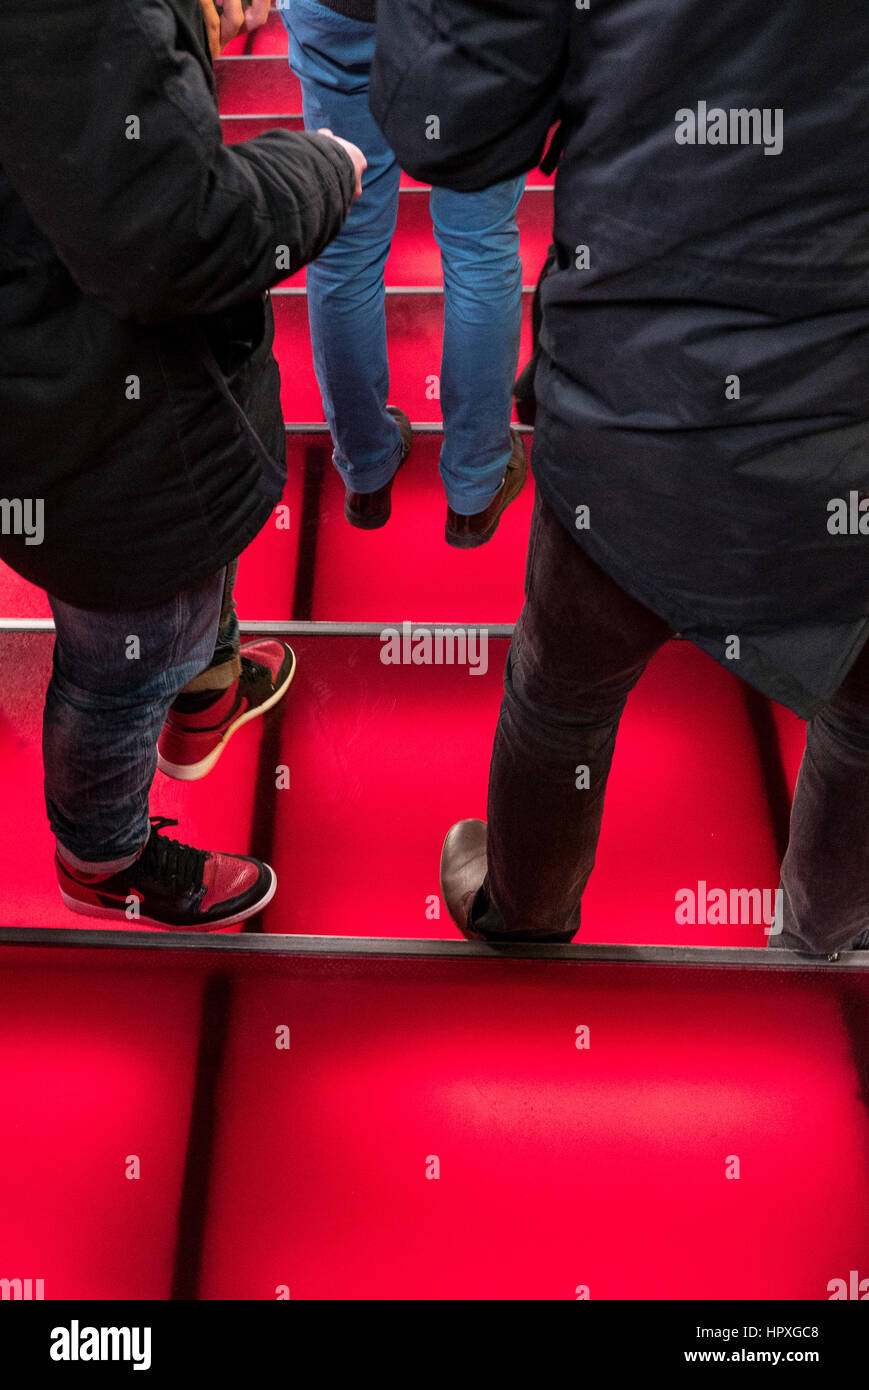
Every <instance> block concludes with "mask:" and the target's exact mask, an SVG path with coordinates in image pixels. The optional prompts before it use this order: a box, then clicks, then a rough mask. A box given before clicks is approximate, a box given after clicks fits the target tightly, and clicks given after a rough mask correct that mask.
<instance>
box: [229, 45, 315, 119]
mask: <svg viewBox="0 0 869 1390" xmlns="http://www.w3.org/2000/svg"><path fill="white" fill-rule="evenodd" d="M214 77H215V81H216V83H217V100H218V104H219V106H220V111H221V115H225V116H230V115H238V116H251V115H255V116H258V115H262V113H263V112H268V111H271V112H278V113H280V114H284V115H285V114H286V113H287V112H288V111H291V112H299V111H301V109H302V89H301V87H300V85H299V79H298V77H296V75H295V73H293V72H291V71H290V67H289V64H288V63H287V58H286V45H284V55H283V57H272V56H267V55H265V54H262V53H259V54H257V55H256V56H255V57H253V56H241V55H238V54H236V55H235V56H228V57H227V56H224V57H222V58H220V59H218V61H217V62H216V63H215V65H214Z"/></svg>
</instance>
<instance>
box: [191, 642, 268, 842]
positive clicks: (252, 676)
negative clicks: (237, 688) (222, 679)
mask: <svg viewBox="0 0 869 1390" xmlns="http://www.w3.org/2000/svg"><path fill="white" fill-rule="evenodd" d="M263 676H266V677H267V678H268V680H269V682H271V679H272V673H271V671H270V670H269V668H268V667H267V666H262V665H261V664H260V662H258V661H251V659H250V657H249V656H243V657H242V658H241V675H240V676H239V680H242V681H259V680H262V678H263ZM176 824H177V822H176Z"/></svg>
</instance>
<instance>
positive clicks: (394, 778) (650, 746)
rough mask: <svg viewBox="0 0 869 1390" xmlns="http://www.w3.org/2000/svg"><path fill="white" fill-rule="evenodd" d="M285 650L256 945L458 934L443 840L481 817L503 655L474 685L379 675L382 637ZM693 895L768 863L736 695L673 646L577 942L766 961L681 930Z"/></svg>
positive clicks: (495, 650) (745, 878)
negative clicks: (681, 915) (309, 937)
mask: <svg viewBox="0 0 869 1390" xmlns="http://www.w3.org/2000/svg"><path fill="white" fill-rule="evenodd" d="M396 610H397V611H396V612H395V621H396V625H397V624H398V623H400V621H402V620H403V619H407V620H409V621H421V620H423V619H426V618H427V617H428V616H429V615H428V614H426V613H415V612H413V611H412V610H410V609H409V605H407V604H406V602H405V601H404V600H403V597H402V595H401V594H400V593H399V594H398V595H397V601H396ZM293 646H294V648H295V649H296V652H297V655H298V658H299V672H298V675H297V677H296V682H295V685H294V688H293V690H292V692H291V694H290V696H289V698H288V702H287V705H286V708H285V711H284V715H283V718H282V720H281V724H280V730H279V738H278V739H276V740H275V742H274V744H273V745H272V746H273V749H274V752H273V757H274V762H275V764H276V765H277V764H280V765H283V766H286V767H288V768H289V769H290V781H291V786H290V789H289V790H283V791H279V792H277V793H276V796H275V809H274V813H273V815H274V822H273V827H274V828H273V836H274V839H273V848H272V849H270V850H269V852H270V853H272V854H273V856H274V867H275V869H276V870H277V872H278V875H279V878H280V883H281V888H280V889H279V891H278V896H277V897H276V898H275V900H274V902H273V904H272V905H271V906H270V907H269V908H267V909H266V913H265V918H264V925H265V928H266V930H268V931H272V932H290V933H314V934H316V933H318V932H323V931H325V932H329V933H334V934H337V935H346V936H408V937H430V938H444V937H447V938H449V937H452V936H454V935H455V928H454V927H453V925H452V923H451V922H450V920H449V917H448V915H447V913H446V910H445V908H443V907H442V906H441V908H440V917H439V918H436V917H432V916H431V915H430V909H431V904H430V901H429V900H430V898H431V897H432V896H433V897H435V898H437V896H438V894H439V886H438V864H439V859H440V850H441V844H442V841H443V837H444V835H445V833H446V831H447V829H448V828H449V826H450V825H451V824H452V823H453V822H454V821H456V820H459V819H461V818H462V817H465V816H483V817H485V814H486V787H487V780H488V768H489V759H490V755H491V745H492V736H493V733H494V727H495V722H496V719H497V714H498V708H499V704H500V700H501V694H502V672H503V666H504V660H505V657H506V651H507V642H506V640H503V639H499V640H494V639H493V640H490V642H489V670H488V672H487V673H486V674H485V675H471V674H469V671H468V669H467V667H459V666H453V667H449V666H440V667H435V666H429V667H426V666H413V667H405V666H385V665H383V664H382V662H381V661H380V651H381V644H380V642H379V641H378V640H377V638H343V637H330V638H310V637H305V638H294V639H293ZM713 727H714V728H715V730H716V737H715V738H714V739H713V738H710V728H713ZM260 848H261V850H262V851H263V852H265V849H266V847H265V846H264V845H262V846H260ZM701 879H702V880H705V881H706V883H707V884H708V885H709V888H710V890H711V888H712V887H723V888H725V889H726V890H728V893H729V890H730V889H731V888H746V889H750V888H755V887H756V888H759V889H764V888H766V889H770V890H771V889H774V888H775V887H777V884H778V863H777V858H776V853H775V846H774V842H773V836H772V830H771V825H770V820H769V811H768V807H767V803H766V798H765V792H764V787H763V784H762V780H761V774H760V770H759V766H758V761H757V758H756V755H755V752H754V746H753V742H752V735H751V731H750V726H749V722H748V718H747V715H746V710H745V704H744V697H743V694H742V690H741V688H740V685H739V682H738V680H737V678H736V677H734V676H731V675H730V674H729V673H728V672H725V671H722V670H721V669H720V668H719V667H717V666H716V665H715V664H714V663H713V662H711V661H710V660H709V659H708V658H706V657H704V656H703V655H702V654H701V653H699V652H698V651H697V650H696V649H695V648H693V647H691V646H690V645H688V644H687V643H672V644H670V645H669V646H668V647H667V648H665V649H664V651H663V652H661V653H660V654H659V656H658V657H656V658H655V660H654V661H653V662H652V664H651V666H650V668H649V670H648V671H647V673H646V675H645V676H644V678H643V680H642V681H641V683H640V685H639V687H638V688H637V690H636V691H635V693H634V695H633V696H632V697H631V700H630V701H629V702H628V707H627V712H626V714H625V717H624V722H623V728H622V731H621V734H620V739H619V744H618V747H617V751H616V757H615V762H614V766H613V772H612V778H611V783H610V787H609V790H608V801H607V812H606V815H605V818H604V828H603V834H602V837H601V843H600V848H599V853H598V862H597V866H596V868H595V872H594V874H593V876H592V879H591V883H590V885H589V889H588V893H587V897H586V900H585V903H584V908H583V927H582V932H581V939H582V940H583V941H625V942H646V943H665V944H690V945H727V946H746V945H753V946H763V945H764V944H765V942H766V936H765V934H764V930H763V926H762V925H756V926H755V925H752V924H746V925H738V924H737V925H732V926H707V925H702V924H697V925H693V926H691V925H678V924H677V923H676V920H675V909H676V904H677V900H676V894H677V892H678V891H679V890H680V889H684V888H690V889H691V890H692V891H696V890H697V885H698V882H699V880H701ZM427 909H429V915H427Z"/></svg>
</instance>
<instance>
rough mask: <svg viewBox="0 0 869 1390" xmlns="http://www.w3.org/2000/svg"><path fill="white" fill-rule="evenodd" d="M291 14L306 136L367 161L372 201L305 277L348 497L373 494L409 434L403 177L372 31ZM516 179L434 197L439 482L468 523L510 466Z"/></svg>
mask: <svg viewBox="0 0 869 1390" xmlns="http://www.w3.org/2000/svg"><path fill="white" fill-rule="evenodd" d="M281 15H282V18H283V21H284V24H285V26H286V28H287V32H288V34H289V57H290V67H291V68H292V70H293V72H295V73H296V75H297V76H298V78H299V80H300V82H301V84H302V102H303V109H304V118H305V127H306V129H309V130H311V129H316V128H317V127H319V126H327V127H328V128H329V129H330V130H332V132H333V133H334V134H335V135H340V136H342V137H343V138H344V139H345V140H351V141H352V142H353V144H355V145H358V146H359V148H360V149H361V150H362V153H363V154H364V155H365V157H366V159H367V160H368V168H367V170H366V171H365V173H364V174H363V176H362V197H361V198H359V199H358V201H357V202H355V203H354V204H353V207H352V208H351V210H350V215H349V217H348V219H347V222H346V223H345V225H344V228H343V230H342V231H341V233H340V235H339V236H338V237H336V239H335V240H334V241H333V242H332V243H331V244H330V245H329V246H327V247H326V250H325V251H324V252H323V253H322V255H321V256H319V257H318V259H317V260H316V261H314V262H313V264H311V265H309V266H308V281H307V283H308V317H309V321H310V329H311V344H312V348H313V354H314V368H315V370H316V373H317V381H318V383H319V386H320V394H321V396H322V399H323V409H324V412H325V415H326V419H327V421H328V423H329V429H330V431H331V434H332V439H333V442H334V445H335V451H334V455H333V458H334V462H335V466H336V467H337V469H338V471H339V473H340V474H341V477H342V478H343V480H344V483H345V486H347V487H348V488H350V489H352V491H354V492H376V491H377V489H378V488H380V487H383V485H384V484H385V483H388V482H389V480H390V478H391V477H392V476H393V474H394V473H395V470H396V468H397V466H398V461H399V457H400V451H401V438H400V435H399V432H398V426H397V425H396V423H395V421H394V419H393V418H392V416H391V415H388V414H387V412H386V402H387V398H388V393H389V360H388V357H387V349H386V310H385V301H384V282H383V271H384V266H385V265H386V259H387V256H388V255H389V247H390V243H391V241H392V236H393V233H394V231H395V223H396V218H397V216H398V197H399V194H398V186H399V177H400V173H401V171H400V169H399V167H398V165H397V163H396V161H395V156H394V155H393V153H392V150H391V149H390V148H389V146H388V145H387V144H386V142H385V141H384V139H383V136H382V135H381V133H380V130H379V128H378V126H377V125H376V123H375V121H374V118H373V116H372V115H371V112H370V111H369V109H368V77H369V71H370V68H371V61H372V57H373V53H374V25H373V24H365V23H362V22H361V21H359V20H353V19H347V18H346V17H345V16H343V15H339V14H335V13H334V12H333V11H332V10H328V9H326V7H325V6H324V5H320V4H319V3H318V0H292V4H291V5H290V6H289V9H282V10H281ZM524 187H525V180H524V177H523V178H519V179H510V180H508V181H507V182H506V183H501V184H496V185H495V186H494V187H493V188H488V189H485V190H484V191H483V192H480V193H453V192H450V191H449V190H448V189H443V188H434V189H432V191H431V194H430V201H429V206H430V209H431V215H432V221H433V223H434V231H435V237H436V239H437V243H438V246H439V247H440V251H441V261H442V264H443V272H444V343H443V357H442V361H441V377H440V399H441V409H442V411H443V419H444V445H443V449H442V451H441V464H440V471H441V477H442V479H443V483H444V488H445V490H446V495H447V502H448V503H449V505H450V506H451V507H452V508H453V510H454V511H457V512H459V513H461V514H463V515H472V514H473V513H474V512H478V511H482V510H483V509H484V508H485V507H487V506H488V505H489V503H490V502H491V500H492V498H493V497H494V496H495V493H496V492H497V491H498V488H499V487H500V485H501V481H502V479H503V477H504V473H505V469H506V465H507V461H508V459H509V457H510V453H511V447H512V444H511V439H510V416H511V412H512V394H511V393H512V389H513V381H514V379H515V376H516V366H517V362H518V358H519V336H520V332H521V322H522V265H521V262H520V259H519V231H518V228H517V226H516V208H517V206H518V204H519V199H520V198H521V196H522V192H523V189H524Z"/></svg>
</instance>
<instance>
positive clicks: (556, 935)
mask: <svg viewBox="0 0 869 1390" xmlns="http://www.w3.org/2000/svg"><path fill="white" fill-rule="evenodd" d="M525 593H526V601H525V606H524V607H523V609H522V613H521V616H520V618H519V622H518V624H517V626H516V631H515V634H514V637H513V642H512V645H511V647H510V653H509V656H508V659H507V668H506V672H505V677H504V686H505V694H504V700H503V703H502V705H501V714H500V718H499V721H498V728H497V731H496V734H495V746H494V751H493V754H492V766H491V772H490V780H489V812H488V816H489V834H488V876H487V878H486V882H485V883H484V885H483V887H482V888H481V890H480V892H479V893H478V894H477V898H476V900H475V902H474V906H473V910H472V923H473V925H474V927H475V928H476V929H477V930H478V931H479V932H480V933H481V934H483V935H485V936H487V937H488V938H490V939H491V940H498V939H501V940H511V939H517V938H521V939H523V940H528V939H530V938H532V937H533V938H534V939H535V940H540V941H570V940H571V938H572V937H573V936H574V935H575V933H576V931H577V929H578V927H579V924H580V905H581V899H582V894H583V890H584V888H585V885H586V883H587V881H588V877H589V874H590V873H591V870H592V868H593V866H594V858H595V851H596V848H597V842H598V836H599V833H600V825H601V817H602V814H603V806H604V794H605V792H606V783H607V777H608V776H609V770H610V763H611V761H612V755H613V749H614V747H615V740H616V733H617V731H618V726H619V721H620V719H621V714H622V710H623V709H624V705H625V701H626V699H627V697H628V694H629V693H630V691H631V690H632V689H633V687H634V686H635V685H636V683H637V681H638V680H639V678H640V676H641V675H642V672H643V670H644V668H645V666H646V663H647V662H648V661H649V659H650V657H652V656H653V655H654V653H655V652H656V651H657V650H658V648H659V647H661V646H662V645H663V643H664V642H666V641H667V640H668V638H670V637H671V636H673V633H672V632H671V630H670V629H669V627H668V626H667V624H666V623H665V622H663V620H662V619H661V618H659V617H657V615H656V614H654V613H652V612H650V610H649V609H647V608H645V607H644V606H643V605H642V604H641V603H638V602H637V601H636V600H635V599H633V598H631V597H630V596H629V595H628V594H626V593H625V592H624V591H623V590H622V589H620V588H619V586H618V585H617V584H616V583H615V582H614V581H613V580H612V579H610V578H609V576H608V575H606V574H605V573H604V572H603V570H601V569H600V568H599V567H598V566H597V565H596V564H594V562H593V561H592V560H590V559H589V558H588V557H587V556H586V554H585V552H584V551H583V550H582V549H581V548H580V546H579V545H577V543H576V542H575V541H574V540H573V538H572V536H570V535H569V534H568V532H567V530H566V529H565V527H564V526H563V525H562V523H561V522H560V521H559V520H558V518H557V517H556V516H555V513H554V512H553V511H552V509H551V508H550V507H549V506H548V505H547V504H546V503H545V502H544V501H543V500H542V498H541V497H540V494H539V493H538V496H537V501H536V503H535V510H534V517H533V521H532V526H531V537H530V543H529V550H528V567H527V574H526V584H525ZM582 766H586V767H588V770H589V778H588V781H589V786H588V789H587V790H586V789H581V788H578V787H577V780H578V778H577V769H579V768H580V767H582ZM579 780H582V779H581V777H580V779H579ZM727 813H728V812H727V808H726V807H723V808H722V814H724V815H726V814H727ZM638 833H642V828H641V827H638ZM758 886H761V885H758ZM782 889H783V895H782V898H783V921H782V927H783V930H782V931H781V932H780V933H779V934H777V935H773V936H770V938H769V939H770V944H775V945H777V946H791V947H793V948H795V949H797V950H804V951H811V952H812V953H816V954H823V953H826V952H829V951H837V950H843V949H847V948H848V947H849V946H852V945H854V944H856V942H857V938H858V937H859V936H860V935H861V933H863V934H864V935H865V936H866V937H869V931H866V929H867V928H869V646H867V647H866V648H865V649H864V651H863V653H862V654H861V656H860V658H859V659H858V661H857V663H856V665H855V666H854V667H853V668H852V670H851V672H850V673H849V675H848V677H847V679H846V680H845V681H844V683H843V685H842V686H841V687H840V689H839V690H838V692H837V693H836V695H835V696H834V697H833V699H832V700H830V701H829V703H828V704H827V705H826V706H825V707H824V709H823V710H822V711H821V712H820V713H819V714H817V715H815V717H814V718H813V719H812V720H811V721H810V722H809V726H808V743H807V751H806V755H805V758H804V760H803V764H802V770H801V772H800V777H799V783H798V786H797V790H796V795H795V798H794V804H793V810H792V816H791V835H790V846H789V848H788V852H787V856H786V858H785V860H784V864H783V866H782ZM674 910H675V905H674Z"/></svg>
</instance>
